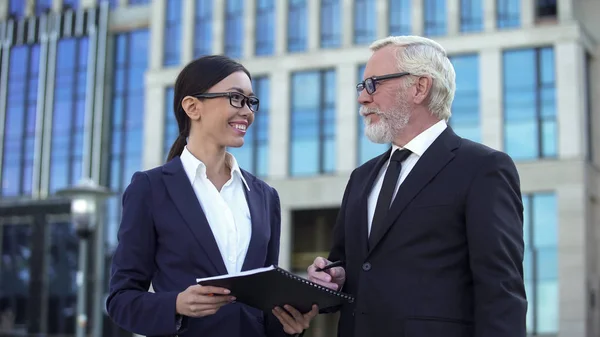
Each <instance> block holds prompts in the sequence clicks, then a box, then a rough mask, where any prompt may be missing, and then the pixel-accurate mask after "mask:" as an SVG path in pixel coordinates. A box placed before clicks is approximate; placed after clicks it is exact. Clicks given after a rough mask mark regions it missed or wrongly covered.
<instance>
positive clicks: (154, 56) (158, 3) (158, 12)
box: [148, 0, 167, 70]
mask: <svg viewBox="0 0 600 337" xmlns="http://www.w3.org/2000/svg"><path fill="white" fill-rule="evenodd" d="M166 10H167V3H166V0H155V1H152V10H151V13H150V16H151V17H150V21H149V22H150V36H152V38H151V39H149V43H150V48H149V49H150V50H149V51H148V52H149V54H150V55H149V62H148V63H149V69H150V70H155V69H160V68H162V63H163V57H164V53H163V46H164V40H165V12H166Z"/></svg>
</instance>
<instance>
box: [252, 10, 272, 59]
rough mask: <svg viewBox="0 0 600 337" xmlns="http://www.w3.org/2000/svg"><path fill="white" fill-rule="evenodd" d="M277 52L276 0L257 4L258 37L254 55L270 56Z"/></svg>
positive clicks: (256, 37)
mask: <svg viewBox="0 0 600 337" xmlns="http://www.w3.org/2000/svg"><path fill="white" fill-rule="evenodd" d="M274 52H275V0H258V1H257V2H256V36H255V46H254V53H255V54H256V55H257V56H268V55H272V54H273V53H274Z"/></svg>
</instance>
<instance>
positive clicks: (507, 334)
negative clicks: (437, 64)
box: [329, 127, 527, 337]
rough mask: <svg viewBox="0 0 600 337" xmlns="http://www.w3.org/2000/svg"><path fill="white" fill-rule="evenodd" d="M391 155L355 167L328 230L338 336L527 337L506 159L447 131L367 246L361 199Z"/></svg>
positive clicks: (515, 183)
mask: <svg viewBox="0 0 600 337" xmlns="http://www.w3.org/2000/svg"><path fill="white" fill-rule="evenodd" d="M389 156H390V151H388V152H386V153H385V154H383V155H381V156H379V157H377V158H374V159H372V160H371V161H369V162H367V163H365V164H364V165H362V166H361V167H359V168H357V169H356V170H354V172H352V174H351V176H350V180H349V182H348V185H347V187H346V191H345V193H344V197H343V201H342V206H341V210H340V213H339V218H338V220H337V223H336V226H335V229H334V245H333V249H332V251H331V254H330V256H329V259H330V260H332V261H336V260H344V261H346V277H347V279H346V282H345V285H344V288H343V290H344V291H346V292H349V293H350V294H353V295H355V296H356V301H355V303H354V304H353V305H348V306H345V307H342V308H341V317H340V322H339V336H341V337H363V336H369V337H392V336H396V337H525V334H526V329H525V315H526V311H527V301H526V297H525V289H524V282H523V250H524V243H523V207H522V203H521V192H520V187H519V177H518V173H517V170H516V168H515V165H514V163H513V161H512V160H511V158H510V157H509V156H508V155H506V154H504V153H502V152H498V151H495V150H493V149H490V148H488V147H485V146H483V145H481V144H478V143H474V142H472V141H469V140H466V139H461V138H460V137H458V136H457V135H456V134H455V133H454V132H453V131H452V129H451V128H450V127H448V128H447V129H446V130H445V131H444V132H443V133H442V134H441V135H440V136H439V137H438V138H437V139H436V141H435V142H434V143H433V144H432V145H431V146H430V147H429V149H428V150H427V151H426V152H425V153H424V154H423V156H422V157H421V158H420V159H419V161H418V162H417V164H416V165H415V167H414V168H413V169H412V171H411V172H410V174H409V175H408V176H407V178H406V179H405V180H404V182H403V183H402V185H400V189H399V191H398V193H397V196H396V198H395V199H394V201H393V203H392V206H391V208H390V212H389V213H388V216H387V218H386V220H385V221H384V222H385V224H384V225H383V226H381V227H378V228H374V229H373V230H372V233H371V235H374V239H375V243H374V244H373V245H372V246H370V247H369V246H368V241H367V240H368V239H367V198H368V195H369V193H370V192H371V188H372V186H373V182H374V179H375V177H376V176H377V174H378V172H379V170H380V168H381V167H382V165H383V164H384V163H385V161H386V160H387V159H388V158H389Z"/></svg>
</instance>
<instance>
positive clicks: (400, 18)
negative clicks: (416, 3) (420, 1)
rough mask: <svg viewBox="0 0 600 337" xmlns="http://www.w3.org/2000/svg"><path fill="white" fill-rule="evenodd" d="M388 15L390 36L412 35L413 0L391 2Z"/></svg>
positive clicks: (393, 0)
mask: <svg viewBox="0 0 600 337" xmlns="http://www.w3.org/2000/svg"><path fill="white" fill-rule="evenodd" d="M388 13H389V17H388V20H389V24H390V27H389V35H410V34H411V33H412V19H411V16H412V9H411V0H390V1H389V2H388Z"/></svg>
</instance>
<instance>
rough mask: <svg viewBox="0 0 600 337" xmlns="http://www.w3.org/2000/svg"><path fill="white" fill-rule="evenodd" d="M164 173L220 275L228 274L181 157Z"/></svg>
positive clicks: (171, 162) (185, 216) (199, 240)
mask: <svg viewBox="0 0 600 337" xmlns="http://www.w3.org/2000/svg"><path fill="white" fill-rule="evenodd" d="M163 173H164V174H163V177H164V180H165V185H166V187H167V191H168V192H169V195H170V196H171V199H172V200H173V203H174V204H175V206H176V207H177V210H178V211H179V213H180V214H181V216H182V217H183V219H184V220H185V223H186V224H187V225H188V227H189V228H190V230H191V231H192V233H193V234H194V237H195V238H196V240H197V241H198V243H199V244H200V246H201V247H202V248H203V249H204V250H205V251H206V254H207V255H208V256H209V257H210V261H211V263H212V264H213V265H214V267H215V268H216V270H217V272H218V273H219V274H220V275H224V274H227V268H226V267H225V263H224V262H223V257H222V256H221V252H220V251H219V247H218V246H217V241H216V240H215V237H214V235H213V234H212V230H211V228H210V225H209V224H208V220H207V219H206V215H205V214H204V211H203V210H202V207H201V206H200V203H199V202H198V198H197V197H196V193H194V189H193V188H192V185H191V184H190V180H189V179H188V177H187V175H186V174H185V170H184V169H183V165H182V164H181V160H180V159H179V157H176V158H175V159H173V160H171V161H170V162H169V163H167V164H166V165H165V166H164V168H163Z"/></svg>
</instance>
